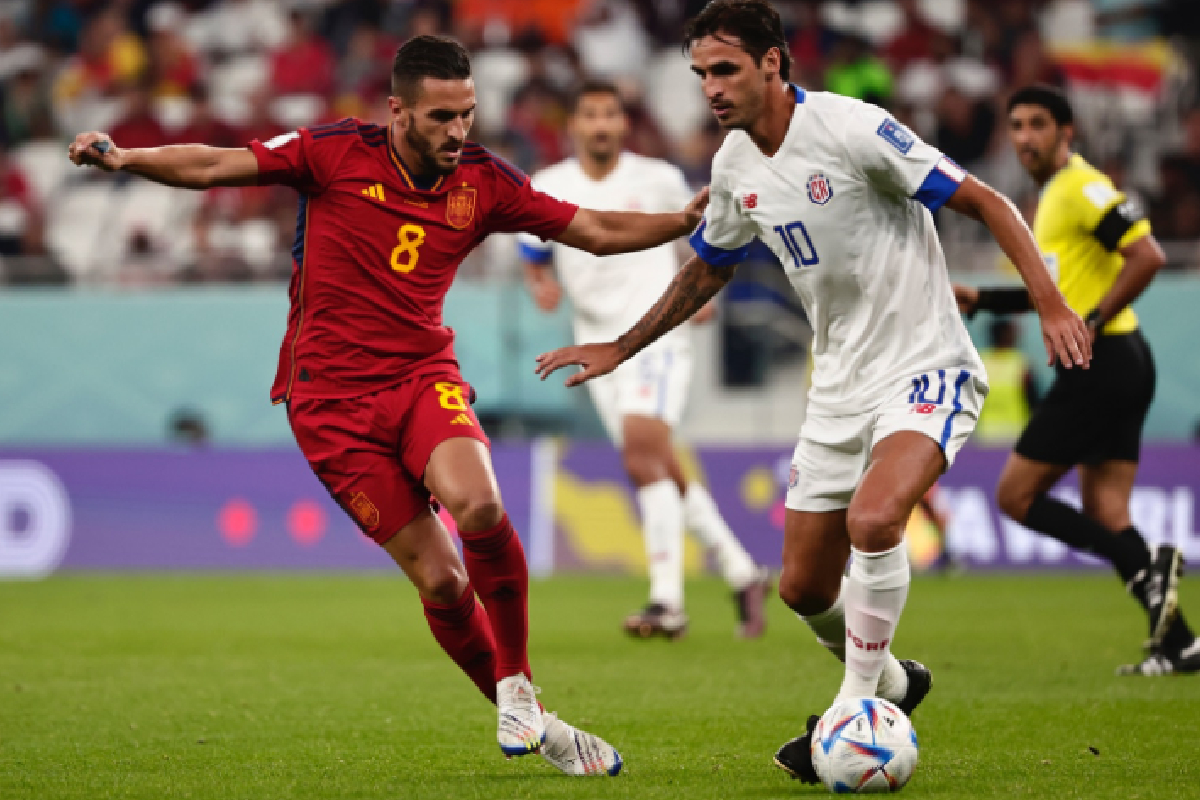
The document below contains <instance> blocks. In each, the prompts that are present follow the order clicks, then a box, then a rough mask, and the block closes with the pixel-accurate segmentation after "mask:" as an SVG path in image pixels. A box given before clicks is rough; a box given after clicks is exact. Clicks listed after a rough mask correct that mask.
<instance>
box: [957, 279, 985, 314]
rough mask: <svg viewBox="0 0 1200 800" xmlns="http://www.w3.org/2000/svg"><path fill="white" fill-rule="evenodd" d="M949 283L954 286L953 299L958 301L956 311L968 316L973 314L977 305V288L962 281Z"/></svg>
mask: <svg viewBox="0 0 1200 800" xmlns="http://www.w3.org/2000/svg"><path fill="white" fill-rule="evenodd" d="M951 285H952V286H953V287H954V299H955V300H956V301H958V313H960V314H962V315H964V316H966V317H968V318H970V317H973V316H975V308H976V306H978V305H979V290H978V289H976V288H975V287H974V286H967V285H966V284H962V283H955V284H951Z"/></svg>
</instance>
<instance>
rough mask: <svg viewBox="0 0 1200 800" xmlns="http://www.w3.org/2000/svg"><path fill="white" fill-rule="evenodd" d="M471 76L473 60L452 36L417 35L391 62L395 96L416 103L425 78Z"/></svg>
mask: <svg viewBox="0 0 1200 800" xmlns="http://www.w3.org/2000/svg"><path fill="white" fill-rule="evenodd" d="M469 77H471V57H470V55H468V54H467V49H466V48H465V47H463V46H462V45H461V44H460V43H459V42H458V40H457V39H451V38H450V37H449V36H429V35H425V34H423V35H421V36H414V37H413V38H411V39H409V40H408V41H407V42H405V43H404V44H402V45H400V49H398V50H397V51H396V58H395V60H393V61H392V95H393V96H395V97H401V98H403V99H405V100H410V101H411V100H413V99H414V98H415V97H416V92H417V89H418V88H419V87H420V84H421V79H422V78H438V79H440V80H461V79H465V78H469Z"/></svg>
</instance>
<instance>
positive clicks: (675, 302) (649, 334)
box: [537, 256, 737, 386]
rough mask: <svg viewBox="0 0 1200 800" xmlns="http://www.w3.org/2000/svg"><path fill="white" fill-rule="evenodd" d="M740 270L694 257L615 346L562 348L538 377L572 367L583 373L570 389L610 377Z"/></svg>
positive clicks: (541, 364)
mask: <svg viewBox="0 0 1200 800" xmlns="http://www.w3.org/2000/svg"><path fill="white" fill-rule="evenodd" d="M736 271H737V267H734V268H733V269H727V268H723V267H714V266H712V265H711V264H707V263H705V262H704V261H701V260H700V259H699V258H697V257H695V256H693V257H692V258H691V259H689V260H688V262H687V263H686V264H684V265H683V269H681V270H680V271H679V274H678V275H676V276H675V280H673V281H671V285H670V286H668V287H667V291H666V292H664V293H663V296H662V297H660V298H659V299H658V302H657V303H655V304H654V305H653V306H652V307H651V309H650V310H649V311H647V312H646V314H645V316H643V317H642V318H641V319H640V320H639V321H638V322H637V324H636V325H634V326H633V327H632V328H630V329H629V330H628V331H626V332H625V333H624V334H622V335H621V336H620V337H619V338H618V339H617V340H616V341H615V342H603V343H600V344H584V345H577V346H575V347H562V348H559V349H558V350H553V351H551V352H549V353H543V354H542V355H540V356H538V357H537V374H538V375H539V376H540V377H541V379H542V380H545V379H546V378H548V377H549V376H550V375H551V373H553V372H554V371H555V370H558V369H561V368H562V367H566V366H570V365H572V364H574V365H578V366H581V367H583V370H582V371H580V372H577V373H576V374H574V375H572V376H571V377H569V378H567V381H566V385H567V386H578V385H579V384H581V383H583V382H584V381H587V380H591V379H592V378H596V377H599V376H601V375H607V374H608V373H610V372H612V371H613V370H614V369H616V368H617V367H619V366H620V365H621V363H622V362H624V361H628V360H629V359H630V358H632V357H633V356H634V355H636V354H637V353H638V352H640V351H641V350H642V349H643V348H645V347H646V346H647V345H649V344H650V343H651V342H653V341H655V340H656V339H659V338H661V337H662V336H663V335H664V334H666V333H667V332H668V331H671V330H673V329H675V328H676V327H678V326H679V325H681V324H682V323H683V322H685V321H686V320H688V319H689V318H690V317H691V316H692V315H693V314H695V313H696V312H697V311H699V310H700V309H701V308H702V307H703V306H704V304H705V303H707V302H708V301H709V300H710V299H712V297H713V296H714V295H715V294H716V293H717V292H719V291H720V290H721V287H722V286H724V285H725V284H727V283H729V280H730V279H731V278H732V277H733V273H735V272H736Z"/></svg>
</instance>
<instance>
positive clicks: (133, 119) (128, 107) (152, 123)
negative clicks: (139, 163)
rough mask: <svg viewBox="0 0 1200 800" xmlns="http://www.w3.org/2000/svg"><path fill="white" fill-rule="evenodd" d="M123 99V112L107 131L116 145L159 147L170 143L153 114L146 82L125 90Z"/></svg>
mask: <svg viewBox="0 0 1200 800" xmlns="http://www.w3.org/2000/svg"><path fill="white" fill-rule="evenodd" d="M124 100H125V113H124V114H123V115H122V116H121V118H120V121H119V122H117V124H116V125H114V126H113V127H112V129H111V130H110V131H109V135H110V136H112V140H113V141H114V142H116V143H117V146H118V147H161V146H163V145H164V144H170V142H171V137H170V136H168V135H167V132H166V130H164V129H163V126H162V124H161V123H160V122H159V121H158V118H157V117H155V116H154V112H153V106H152V97H151V94H150V87H149V86H148V84H146V83H142V84H139V85H137V86H134V87H133V88H132V89H130V90H129V91H128V92H126V94H125V98H124Z"/></svg>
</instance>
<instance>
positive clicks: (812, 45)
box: [788, 0, 839, 89]
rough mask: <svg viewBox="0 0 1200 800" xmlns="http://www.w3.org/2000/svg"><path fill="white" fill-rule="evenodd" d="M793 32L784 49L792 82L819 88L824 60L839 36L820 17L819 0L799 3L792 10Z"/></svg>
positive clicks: (823, 70)
mask: <svg viewBox="0 0 1200 800" xmlns="http://www.w3.org/2000/svg"><path fill="white" fill-rule="evenodd" d="M793 14H794V17H793V22H794V26H795V31H794V33H793V34H792V38H791V41H790V42H789V43H788V45H789V46H788V49H789V50H791V51H792V69H793V70H794V72H795V76H794V78H793V80H794V81H795V82H796V83H799V84H800V85H801V86H806V87H809V88H812V89H820V88H821V87H822V85H823V84H822V78H823V76H824V73H825V67H826V63H827V61H826V59H827V56H828V54H829V52H830V51H831V50H832V49H833V46H834V44H835V43H836V42H837V41H838V38H839V35H838V34H837V33H836V32H835V31H834V30H833V29H832V28H830V27H829V26H827V25H826V24H825V21H824V20H823V19H822V17H821V0H801V2H799V3H797V4H796V6H795V8H794V9H793Z"/></svg>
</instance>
